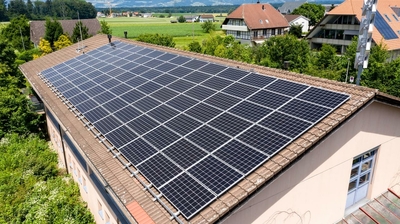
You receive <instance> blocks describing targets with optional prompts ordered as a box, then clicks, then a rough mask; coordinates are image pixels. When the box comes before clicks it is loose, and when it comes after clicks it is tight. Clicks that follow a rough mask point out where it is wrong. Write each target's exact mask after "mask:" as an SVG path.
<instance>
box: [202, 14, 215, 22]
mask: <svg viewBox="0 0 400 224" xmlns="http://www.w3.org/2000/svg"><path fill="white" fill-rule="evenodd" d="M198 19H199V21H200V22H201V23H203V22H206V21H211V22H214V15H213V14H202V15H199V16H198Z"/></svg>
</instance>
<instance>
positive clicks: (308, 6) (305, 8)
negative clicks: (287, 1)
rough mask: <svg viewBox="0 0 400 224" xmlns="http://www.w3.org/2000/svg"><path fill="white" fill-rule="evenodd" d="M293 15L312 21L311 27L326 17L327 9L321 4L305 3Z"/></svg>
mask: <svg viewBox="0 0 400 224" xmlns="http://www.w3.org/2000/svg"><path fill="white" fill-rule="evenodd" d="M292 14H293V15H302V16H305V17H307V18H309V19H310V25H311V26H315V25H316V24H317V23H318V22H319V21H320V20H321V19H322V17H324V15H325V7H324V6H322V5H320V4H314V3H304V4H303V5H301V6H300V7H299V8H296V9H295V10H293V12H292Z"/></svg>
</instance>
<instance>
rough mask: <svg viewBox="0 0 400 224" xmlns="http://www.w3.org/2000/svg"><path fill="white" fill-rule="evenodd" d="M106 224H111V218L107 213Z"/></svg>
mask: <svg viewBox="0 0 400 224" xmlns="http://www.w3.org/2000/svg"><path fill="white" fill-rule="evenodd" d="M106 224H110V216H109V215H108V214H107V212H106Z"/></svg>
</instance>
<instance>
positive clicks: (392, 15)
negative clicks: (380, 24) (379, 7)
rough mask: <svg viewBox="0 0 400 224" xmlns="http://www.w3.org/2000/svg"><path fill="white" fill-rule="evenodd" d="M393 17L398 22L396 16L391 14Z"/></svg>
mask: <svg viewBox="0 0 400 224" xmlns="http://www.w3.org/2000/svg"><path fill="white" fill-rule="evenodd" d="M392 16H393V18H394V19H395V20H396V21H397V22H398V21H399V19H398V18H397V16H396V15H395V14H392Z"/></svg>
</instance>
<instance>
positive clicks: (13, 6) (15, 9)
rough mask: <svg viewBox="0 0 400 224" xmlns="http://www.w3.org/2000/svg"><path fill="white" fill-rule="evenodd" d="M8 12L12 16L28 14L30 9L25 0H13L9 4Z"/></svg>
mask: <svg viewBox="0 0 400 224" xmlns="http://www.w3.org/2000/svg"><path fill="white" fill-rule="evenodd" d="M7 13H8V16H9V17H10V18H14V17H17V16H19V15H27V14H28V10H27V8H26V5H25V2H24V1H23V0H12V1H10V2H9V4H8V8H7Z"/></svg>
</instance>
